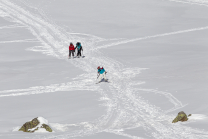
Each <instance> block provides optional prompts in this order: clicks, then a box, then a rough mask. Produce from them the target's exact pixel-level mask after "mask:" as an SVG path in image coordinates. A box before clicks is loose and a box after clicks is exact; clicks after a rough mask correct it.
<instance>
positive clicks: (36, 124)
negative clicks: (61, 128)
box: [19, 117, 52, 133]
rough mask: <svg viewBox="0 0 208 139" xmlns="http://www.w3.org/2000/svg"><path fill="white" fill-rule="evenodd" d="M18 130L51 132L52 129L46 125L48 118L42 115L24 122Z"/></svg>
mask: <svg viewBox="0 0 208 139" xmlns="http://www.w3.org/2000/svg"><path fill="white" fill-rule="evenodd" d="M19 131H23V132H30V133H33V132H52V129H51V128H50V127H49V126H48V120H46V119H44V118H43V117H37V118H34V119H33V120H32V121H29V122H26V123H25V124H24V125H23V126H22V127H21V128H20V129H19Z"/></svg>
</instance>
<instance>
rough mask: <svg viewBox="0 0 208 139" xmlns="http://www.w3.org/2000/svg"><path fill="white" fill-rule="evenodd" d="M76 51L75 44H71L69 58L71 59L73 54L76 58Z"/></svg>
mask: <svg viewBox="0 0 208 139" xmlns="http://www.w3.org/2000/svg"><path fill="white" fill-rule="evenodd" d="M74 51H75V48H74V45H73V43H70V45H69V58H71V54H72V56H73V57H74Z"/></svg>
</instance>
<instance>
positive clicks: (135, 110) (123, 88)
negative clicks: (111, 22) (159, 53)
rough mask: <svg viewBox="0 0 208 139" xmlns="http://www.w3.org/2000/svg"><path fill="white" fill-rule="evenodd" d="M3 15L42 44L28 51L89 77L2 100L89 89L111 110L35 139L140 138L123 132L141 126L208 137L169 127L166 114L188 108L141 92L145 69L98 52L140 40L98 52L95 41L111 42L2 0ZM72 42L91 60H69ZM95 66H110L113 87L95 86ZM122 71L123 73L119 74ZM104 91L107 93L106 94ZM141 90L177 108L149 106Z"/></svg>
mask: <svg viewBox="0 0 208 139" xmlns="http://www.w3.org/2000/svg"><path fill="white" fill-rule="evenodd" d="M172 1H174V0H172ZM176 1H177V0H176ZM187 2H189V1H187ZM24 4H25V3H24ZM25 5H26V4H25ZM26 6H28V5H26ZM31 7H32V6H30V8H31ZM34 9H35V8H34ZM35 10H38V9H35ZM0 13H1V15H0V16H1V17H3V18H5V19H7V20H9V21H11V22H14V23H15V25H14V26H7V27H6V28H12V27H15V26H16V27H19V26H24V27H26V28H28V30H29V31H30V32H31V33H32V34H33V35H34V36H35V37H36V38H37V40H38V41H39V42H40V43H41V45H40V46H35V47H32V48H29V49H28V50H30V51H36V52H41V53H43V54H45V55H50V56H53V57H56V58H58V59H61V60H65V61H66V62H69V63H70V64H73V65H74V66H75V67H78V68H81V69H83V70H84V71H85V74H82V75H78V76H77V77H76V78H74V79H73V81H72V82H68V83H60V84H53V85H48V86H35V87H30V88H27V89H16V90H4V91H0V97H14V96H22V95H33V94H41V93H51V92H57V91H74V90H90V91H97V92H99V93H100V95H101V98H100V101H103V105H104V106H106V108H107V109H106V114H105V115H103V116H101V117H100V118H98V119H95V120H94V121H88V122H83V123H76V124H66V125H59V126H63V127H64V129H65V130H64V132H56V133H55V134H50V135H38V136H35V137H34V139H35V138H41V139H56V138H57V139H67V138H73V137H78V136H80V137H82V136H88V135H92V134H95V133H99V132H108V133H114V134H117V135H121V136H125V137H128V138H132V139H140V138H141V137H139V136H132V135H129V134H127V133H125V132H123V131H124V130H125V129H130V128H138V127H142V128H143V129H144V130H145V132H146V133H148V134H149V135H150V136H152V137H153V138H157V139H166V138H169V139H179V138H181V139H182V138H189V139H205V138H208V133H207V132H205V131H201V130H199V129H193V128H190V127H186V126H184V125H182V124H180V123H177V124H172V123H171V120H172V119H173V116H172V115H168V114H167V113H168V112H170V111H173V110H175V109H178V108H182V107H184V106H185V105H183V104H182V103H181V102H180V101H179V100H178V99H177V98H175V97H174V96H173V95H172V94H170V93H168V92H162V91H158V90H153V89H142V88H138V86H139V85H140V84H143V83H144V82H135V81H133V80H131V79H132V78H134V77H136V76H137V75H138V74H140V72H141V70H145V69H144V68H126V67H125V65H123V64H122V63H120V62H118V61H115V60H113V59H111V58H108V57H105V56H104V55H103V54H102V53H101V52H100V51H99V50H98V49H100V48H106V47H109V45H110V46H114V45H118V44H121V43H129V42H132V41H138V40H142V39H133V40H122V39H121V41H119V42H117V43H113V44H112V43H111V44H108V45H106V46H102V47H97V48H96V46H95V45H96V43H98V42H102V41H109V40H106V39H104V38H100V37H97V36H93V35H89V34H82V33H68V32H66V31H64V29H61V28H60V27H58V26H57V25H55V24H52V23H49V22H47V20H48V19H46V17H41V16H38V14H36V15H34V14H32V13H30V12H29V11H27V10H25V9H24V8H22V7H21V6H19V5H17V4H15V3H14V2H11V1H10V0H0ZM3 28H5V27H3ZM203 29H207V27H205V28H198V29H192V30H186V31H178V32H173V33H169V34H168V33H167V34H159V35H156V36H147V37H144V38H145V39H150V38H154V37H162V36H166V35H174V34H177V33H184V32H190V31H197V30H203ZM69 40H70V41H72V42H77V41H81V42H82V44H83V46H85V48H86V49H85V55H88V56H89V57H86V58H84V59H82V60H79V59H73V60H71V61H68V60H67V54H66V51H68V49H67V47H65V46H67V45H68V43H69ZM115 40H117V39H115ZM118 40H120V39H118ZM30 41H31V40H30ZM11 42H12V41H11ZM97 65H103V66H104V67H106V69H108V71H109V73H108V74H110V76H109V77H111V78H110V80H111V83H110V84H107V85H106V84H105V85H103V84H101V85H95V78H96V77H95V76H94V72H95V70H94V67H97ZM83 67H85V68H83ZM118 69H120V71H119V72H120V73H119V74H118ZM112 77H113V78H112ZM80 83H81V86H80ZM104 88H105V89H104ZM106 88H108V89H107V90H106ZM138 91H146V92H152V93H156V94H161V95H164V96H165V97H166V98H167V99H168V100H169V101H170V103H172V104H173V107H172V108H170V109H169V110H167V111H164V110H161V109H160V108H159V107H156V106H154V105H152V104H150V103H149V102H148V101H147V100H144V99H143V98H142V97H140V96H137V95H136V92H138ZM51 125H52V127H53V126H54V127H57V125H58V124H51ZM72 126H73V127H78V129H77V130H75V131H73V132H72V131H70V130H69V127H72Z"/></svg>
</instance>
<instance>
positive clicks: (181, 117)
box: [172, 111, 188, 123]
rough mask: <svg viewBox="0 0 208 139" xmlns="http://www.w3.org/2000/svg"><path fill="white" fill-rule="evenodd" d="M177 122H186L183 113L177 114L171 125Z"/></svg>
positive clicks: (186, 119) (185, 116)
mask: <svg viewBox="0 0 208 139" xmlns="http://www.w3.org/2000/svg"><path fill="white" fill-rule="evenodd" d="M178 121H181V122H184V121H188V118H187V115H186V114H185V112H183V111H181V112H179V113H178V116H177V117H176V118H175V119H174V120H173V121H172V123H176V122H178Z"/></svg>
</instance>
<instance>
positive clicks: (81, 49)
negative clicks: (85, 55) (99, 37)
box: [75, 42, 83, 57]
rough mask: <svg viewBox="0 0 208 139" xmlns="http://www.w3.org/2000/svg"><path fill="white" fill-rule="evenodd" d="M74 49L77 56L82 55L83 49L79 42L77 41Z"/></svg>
mask: <svg viewBox="0 0 208 139" xmlns="http://www.w3.org/2000/svg"><path fill="white" fill-rule="evenodd" d="M75 49H77V56H78V57H80V56H82V55H81V51H83V48H82V45H81V43H80V42H77V44H76V47H75Z"/></svg>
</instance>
